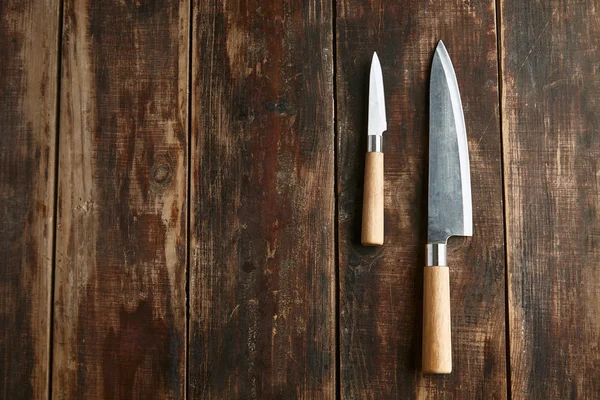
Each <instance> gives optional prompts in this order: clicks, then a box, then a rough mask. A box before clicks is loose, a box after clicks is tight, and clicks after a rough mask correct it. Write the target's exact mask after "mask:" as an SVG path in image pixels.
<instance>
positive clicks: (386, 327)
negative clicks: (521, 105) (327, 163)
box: [336, 1, 507, 399]
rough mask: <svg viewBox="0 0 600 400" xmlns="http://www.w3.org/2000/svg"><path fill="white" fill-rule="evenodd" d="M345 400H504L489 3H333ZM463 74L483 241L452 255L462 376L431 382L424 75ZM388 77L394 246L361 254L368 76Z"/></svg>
mask: <svg viewBox="0 0 600 400" xmlns="http://www.w3.org/2000/svg"><path fill="white" fill-rule="evenodd" d="M336 10H337V23H336V31H337V118H338V119H337V122H338V157H337V160H338V164H337V174H338V175H337V181H338V187H337V195H338V209H339V219H338V223H339V260H340V267H339V268H340V345H341V348H340V352H341V355H340V358H341V375H340V380H341V382H340V386H341V397H342V398H346V399H365V398H368V399H384V398H409V397H417V398H498V399H499V398H505V397H506V395H507V392H506V390H507V389H506V347H505V279H504V276H505V252H504V230H503V207H502V174H501V171H502V167H501V140H500V139H501V137H500V126H499V107H498V85H497V82H498V80H497V77H498V64H497V46H496V39H497V38H496V30H495V12H494V2H493V1H469V2H460V3H458V4H457V3H455V2H421V1H405V2H396V1H372V2H354V1H338V2H337V7H336ZM440 39H443V40H444V43H445V44H446V47H447V48H448V51H449V53H450V57H451V58H452V61H453V63H454V68H455V70H456V75H457V79H458V83H459V86H460V91H461V97H462V103H463V107H464V113H465V120H466V125H467V136H468V141H469V155H470V159H471V179H472V186H473V214H474V215H473V218H474V235H473V237H472V238H452V239H451V240H450V242H449V254H448V265H449V266H450V287H451V309H452V345H453V351H454V352H453V363H454V365H453V367H454V369H453V372H452V374H451V375H448V376H444V377H442V376H423V375H422V374H421V373H420V372H419V368H420V358H421V326H422V325H421V324H422V311H421V309H422V294H423V267H424V265H425V244H426V220H427V154H428V153H427V152H428V101H429V95H428V93H429V92H428V88H429V71H430V64H431V60H432V57H433V52H434V49H435V46H436V44H437V42H438V40H440ZM373 51H377V53H378V55H379V58H380V60H381V64H382V68H383V79H384V86H385V93H386V105H387V117H388V131H387V132H386V133H385V134H384V137H383V148H384V154H385V244H384V245H383V246H382V247H377V248H367V247H363V246H361V245H360V226H361V207H362V196H363V190H362V182H363V171H364V158H365V155H364V153H365V151H366V148H367V140H366V139H367V137H366V134H367V104H368V103H367V101H368V73H369V66H370V61H371V57H372V54H373Z"/></svg>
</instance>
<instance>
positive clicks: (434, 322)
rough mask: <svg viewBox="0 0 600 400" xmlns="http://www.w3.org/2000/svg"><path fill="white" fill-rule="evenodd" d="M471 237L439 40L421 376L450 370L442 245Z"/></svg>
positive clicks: (456, 97)
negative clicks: (449, 239) (451, 238)
mask: <svg viewBox="0 0 600 400" xmlns="http://www.w3.org/2000/svg"><path fill="white" fill-rule="evenodd" d="M472 235H473V209H472V205H471V177H470V171H469V150H468V147H467V132H466V130H465V119H464V116H463V110H462V104H461V101H460V93H459V92H458V84H457V82H456V75H455V74H454V68H453V67H452V62H451V61H450V57H449V56H448V52H447V51H446V47H445V46H444V43H442V41H441V40H440V42H439V43H438V46H437V48H436V50H435V55H434V56H433V63H432V65H431V77H430V88H429V201H428V220H427V266H426V267H425V273H424V277H423V279H424V290H423V296H424V298H423V372H426V373H433V374H448V373H450V372H451V371H452V347H451V340H450V337H451V335H450V282H449V274H448V266H447V265H446V242H447V241H448V238H449V237H450V236H472Z"/></svg>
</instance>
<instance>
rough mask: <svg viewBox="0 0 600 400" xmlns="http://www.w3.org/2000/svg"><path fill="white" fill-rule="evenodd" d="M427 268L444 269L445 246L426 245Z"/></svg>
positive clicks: (438, 244) (436, 244)
mask: <svg viewBox="0 0 600 400" xmlns="http://www.w3.org/2000/svg"><path fill="white" fill-rule="evenodd" d="M427 266H428V267H445V266H446V245H445V244H444V243H428V244H427Z"/></svg>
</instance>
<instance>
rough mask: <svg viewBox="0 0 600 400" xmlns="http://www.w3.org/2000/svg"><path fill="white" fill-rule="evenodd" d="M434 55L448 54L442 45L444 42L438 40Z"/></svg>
mask: <svg viewBox="0 0 600 400" xmlns="http://www.w3.org/2000/svg"><path fill="white" fill-rule="evenodd" d="M435 51H436V53H437V52H439V53H446V54H448V50H446V46H445V45H444V42H443V41H442V40H440V41H439V42H438V44H437V47H436V49H435Z"/></svg>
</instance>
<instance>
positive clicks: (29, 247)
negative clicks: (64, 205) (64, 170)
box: [0, 0, 59, 399]
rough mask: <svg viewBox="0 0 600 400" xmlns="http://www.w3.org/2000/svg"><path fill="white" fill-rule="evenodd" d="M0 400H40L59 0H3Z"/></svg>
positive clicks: (45, 353) (45, 350)
mask: <svg viewBox="0 0 600 400" xmlns="http://www.w3.org/2000/svg"><path fill="white" fill-rule="evenodd" d="M0 21H1V23H0V54H1V56H0V71H1V73H0V121H1V123H0V193H1V195H0V221H2V222H1V223H0V243H1V245H0V260H1V261H0V398H6V399H8V398H11V399H34V398H35V399H45V398H47V397H48V384H49V377H48V371H49V368H48V367H49V366H50V364H49V354H50V352H49V350H50V346H49V340H50V302H51V301H50V293H51V290H50V289H51V287H52V285H51V281H52V247H53V240H54V238H53V225H54V223H53V221H54V219H53V218H54V190H55V184H56V180H55V172H54V171H55V149H56V145H55V143H56V102H57V82H58V80H57V71H58V26H59V2H58V1H53V0H47V1H37V2H31V1H25V2H18V1H4V2H0Z"/></svg>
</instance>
